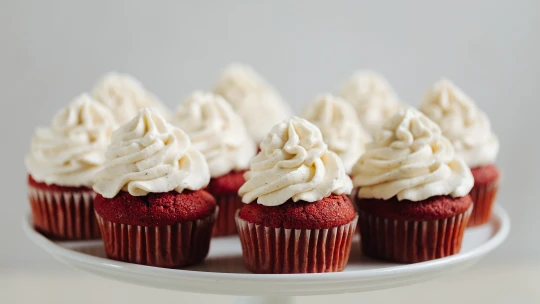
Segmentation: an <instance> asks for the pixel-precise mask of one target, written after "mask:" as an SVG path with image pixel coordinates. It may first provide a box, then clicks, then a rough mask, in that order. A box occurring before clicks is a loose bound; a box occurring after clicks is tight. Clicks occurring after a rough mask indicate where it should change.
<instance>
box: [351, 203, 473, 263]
mask: <svg viewBox="0 0 540 304" xmlns="http://www.w3.org/2000/svg"><path fill="white" fill-rule="evenodd" d="M471 212H472V206H471V207H469V209H467V211H465V212H464V213H461V214H458V215H455V216H453V217H450V218H445V219H440V220H427V221H405V220H393V219H386V218H383V217H378V216H375V215H371V214H368V213H366V212H364V211H360V214H359V215H360V219H359V223H360V234H361V243H362V252H363V253H364V254H365V255H367V256H369V257H372V258H376V259H383V260H388V261H393V262H399V263H418V262H423V261H428V260H433V259H438V258H442V257H446V256H449V255H453V254H456V253H458V252H459V251H460V250H461V243H462V240H463V234H464V232H465V229H466V228H467V223H468V221H469V217H470V215H471Z"/></svg>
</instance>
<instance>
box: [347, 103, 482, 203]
mask: <svg viewBox="0 0 540 304" xmlns="http://www.w3.org/2000/svg"><path fill="white" fill-rule="evenodd" d="M353 175H354V185H355V187H359V191H358V197H364V198H378V199H385V200H387V199H390V198H391V197H393V196H397V198H398V200H411V201H422V200H425V199H427V198H429V197H433V196H438V195H451V196H452V197H462V196H465V195H467V194H468V193H469V191H470V190H471V188H472V186H473V184H474V179H473V177H472V174H471V170H470V169H469V167H467V165H466V164H465V162H464V161H463V160H462V159H461V158H459V157H458V156H456V155H455V153H454V148H453V147H452V144H451V143H450V142H449V141H448V140H447V139H446V138H445V137H443V136H442V135H441V130H440V129H439V127H438V126H437V125H436V124H435V123H434V122H432V121H431V120H429V118H427V117H426V116H425V115H424V114H422V113H421V112H419V111H417V110H415V109H413V108H409V109H406V110H401V111H400V112H399V113H398V114H396V115H395V116H394V117H392V118H391V119H390V120H388V121H387V122H386V123H385V124H384V126H383V129H382V130H380V131H379V133H378V134H377V137H376V138H375V141H374V142H372V143H371V144H369V145H368V147H367V150H366V153H364V155H362V157H360V160H359V161H358V163H357V164H356V165H355V166H354V168H353Z"/></svg>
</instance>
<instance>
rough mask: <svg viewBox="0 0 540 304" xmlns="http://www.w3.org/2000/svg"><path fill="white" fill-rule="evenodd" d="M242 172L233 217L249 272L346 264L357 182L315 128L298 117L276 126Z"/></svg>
mask: <svg viewBox="0 0 540 304" xmlns="http://www.w3.org/2000/svg"><path fill="white" fill-rule="evenodd" d="M245 178H246V183H245V184H244V185H243V186H242V187H241V188H240V190H239V194H240V195H241V196H242V201H243V202H244V203H246V204H247V205H245V206H244V207H242V209H240V211H239V212H238V214H237V216H236V223H237V226H238V234H239V236H240V241H241V244H242V251H243V258H244V263H245V265H246V268H247V269H248V270H250V271H251V272H254V273H315V272H333V271H341V270H343V268H344V267H345V265H346V264H347V261H348V259H349V253H350V249H351V242H352V237H353V235H354V232H355V229H356V222H357V216H356V212H355V211H354V207H353V205H352V203H351V201H350V200H349V198H348V196H347V195H348V194H350V192H351V189H352V183H351V180H350V178H349V177H348V176H347V174H346V173H345V169H344V168H343V163H342V161H341V159H340V158H339V156H337V155H336V154H335V153H334V152H331V151H329V150H328V148H327V145H326V144H325V143H324V141H323V138H322V134H321V132H320V131H319V129H317V127H316V126H314V125H313V124H311V123H309V122H308V121H307V120H304V119H301V118H298V117H293V118H291V119H289V120H285V121H283V122H281V123H279V124H277V125H276V126H274V127H273V128H272V130H271V131H270V133H269V134H268V136H267V137H266V138H265V139H264V141H263V142H262V143H261V152H259V154H257V156H255V158H254V159H253V160H252V162H251V164H250V169H249V171H247V172H246V174H245Z"/></svg>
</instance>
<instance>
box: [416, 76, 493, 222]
mask: <svg viewBox="0 0 540 304" xmlns="http://www.w3.org/2000/svg"><path fill="white" fill-rule="evenodd" d="M420 109H421V110H422V112H424V113H425V114H426V115H427V116H428V117H429V118H431V119H432V120H433V121H435V122H436V123H437V124H439V126H440V127H441V130H442V132H443V135H444V136H445V137H447V138H448V139H449V140H450V141H451V142H452V144H453V146H454V148H455V150H456V153H457V154H458V155H459V156H461V157H462V158H463V159H464V160H465V162H466V163H467V165H468V166H469V167H470V168H471V171H472V174H473V176H474V187H473V189H472V190H471V193H470V194H471V197H472V199H473V204H474V208H473V212H472V214H471V219H470V221H469V226H476V225H481V224H484V223H487V222H488V221H489V219H490V218H491V212H492V209H493V204H494V202H495V197H496V195H497V191H498V189H499V175H500V174H499V170H498V169H497V167H496V166H495V165H494V164H495V159H496V158H497V154H498V152H499V141H498V139H497V136H496V135H495V134H494V133H493V131H492V130H491V125H490V122H489V119H488V117H487V115H486V114H485V113H484V112H482V111H481V110H480V109H479V108H478V107H477V106H476V105H475V104H474V102H473V100H472V99H471V98H470V97H469V96H467V95H466V94H465V93H464V92H463V91H461V90H460V89H459V88H458V87H457V86H456V85H454V84H453V83H451V82H450V81H448V80H445V79H443V80H441V81H439V82H437V83H435V84H434V85H433V86H432V87H431V89H430V90H429V91H428V93H427V94H426V97H425V98H424V100H423V101H422V104H421V106H420Z"/></svg>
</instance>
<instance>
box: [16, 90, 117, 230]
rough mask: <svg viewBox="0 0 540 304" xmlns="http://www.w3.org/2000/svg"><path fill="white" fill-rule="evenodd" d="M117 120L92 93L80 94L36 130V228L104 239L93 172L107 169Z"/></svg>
mask: <svg viewBox="0 0 540 304" xmlns="http://www.w3.org/2000/svg"><path fill="white" fill-rule="evenodd" d="M114 127H115V122H114V118H113V116H112V114H111V113H110V112H109V111H108V110H107V109H106V108H105V107H103V106H102V105H100V104H99V103H98V102H97V101H95V100H94V99H92V98H91V97H90V96H88V95H86V94H83V95H80V96H78V97H77V98H76V99H75V100H74V101H73V102H72V103H70V104H69V105H68V106H67V107H66V108H64V109H62V110H60V111H59V112H58V113H57V114H56V115H55V117H54V119H53V121H52V123H51V126H50V127H48V128H39V129H37V130H36V132H35V135H34V138H33V139H32V151H31V152H30V154H28V155H27V157H26V167H27V169H28V172H29V174H28V199H29V202H30V207H31V209H32V218H33V221H34V226H35V227H36V229H37V230H39V231H40V232H42V233H43V234H45V235H47V236H49V237H52V238H57V239H66V240H83V239H94V238H99V237H100V233H99V229H98V227H97V222H96V219H95V216H94V207H93V202H94V197H95V195H96V194H95V192H94V191H93V190H92V185H93V176H94V174H95V173H96V172H97V171H98V170H99V169H100V168H101V166H102V165H103V162H104V161H105V158H104V156H103V154H104V152H105V149H106V148H107V145H108V144H109V141H110V137H111V134H112V130H113V129H114Z"/></svg>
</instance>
